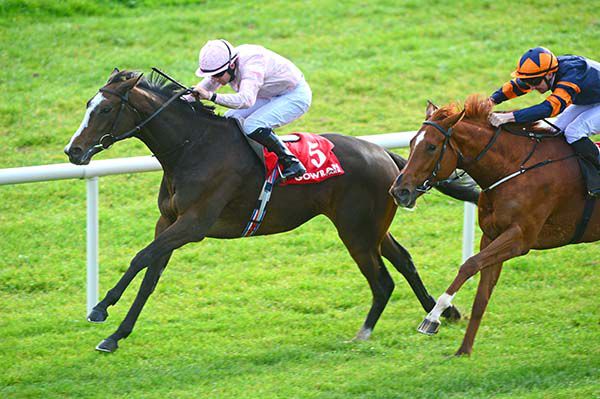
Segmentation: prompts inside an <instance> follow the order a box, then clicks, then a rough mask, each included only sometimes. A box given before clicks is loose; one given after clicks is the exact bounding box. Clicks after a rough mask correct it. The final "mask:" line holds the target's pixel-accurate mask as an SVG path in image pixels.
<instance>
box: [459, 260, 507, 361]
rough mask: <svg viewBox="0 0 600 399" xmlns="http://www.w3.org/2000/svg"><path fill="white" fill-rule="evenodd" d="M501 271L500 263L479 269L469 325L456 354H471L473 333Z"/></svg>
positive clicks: (474, 333)
mask: <svg viewBox="0 0 600 399" xmlns="http://www.w3.org/2000/svg"><path fill="white" fill-rule="evenodd" d="M501 271H502V264H497V265H493V266H489V267H486V268H485V269H482V270H481V277H480V280H479V285H478V286H477V294H476V295H475V300H474V302H473V309H472V310H471V318H470V319H469V325H468V327H467V332H466V333H465V336H464V338H463V342H462V345H461V346H460V348H459V349H458V351H457V352H456V355H457V356H461V355H470V354H471V352H472V350H473V342H474V341H475V335H476V334H477V330H478V329H479V324H480V323H481V319H482V317H483V313H484V312H485V309H486V307H487V305H488V302H489V300H490V297H491V296H492V291H493V290H494V287H495V286H496V283H497V282H498V278H499V277H500V272H501Z"/></svg>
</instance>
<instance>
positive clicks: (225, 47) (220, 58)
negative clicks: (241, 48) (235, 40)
mask: <svg viewBox="0 0 600 399" xmlns="http://www.w3.org/2000/svg"><path fill="white" fill-rule="evenodd" d="M237 55H238V54H237V50H236V49H235V47H233V46H232V45H231V43H229V42H228V41H227V40H223V39H219V40H209V41H208V42H206V44H205V45H204V47H202V49H201V50H200V54H199V55H198V69H196V76H199V77H203V78H205V77H209V76H213V75H216V74H218V73H219V72H223V71H224V70H226V69H227V67H228V66H229V64H230V63H231V62H232V61H234V60H235V59H236V57H237Z"/></svg>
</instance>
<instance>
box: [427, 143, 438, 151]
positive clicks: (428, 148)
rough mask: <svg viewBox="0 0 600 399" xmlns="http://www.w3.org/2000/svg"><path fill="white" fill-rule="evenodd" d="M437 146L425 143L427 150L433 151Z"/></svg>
mask: <svg viewBox="0 0 600 399" xmlns="http://www.w3.org/2000/svg"><path fill="white" fill-rule="evenodd" d="M436 148H437V147H436V146H435V144H427V151H429V152H434V151H435V149H436Z"/></svg>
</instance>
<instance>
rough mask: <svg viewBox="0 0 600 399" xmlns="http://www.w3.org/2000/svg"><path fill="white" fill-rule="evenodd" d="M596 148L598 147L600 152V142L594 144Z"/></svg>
mask: <svg viewBox="0 0 600 399" xmlns="http://www.w3.org/2000/svg"><path fill="white" fill-rule="evenodd" d="M596 146H597V147H598V149H599V150H600V141H599V142H597V143H596Z"/></svg>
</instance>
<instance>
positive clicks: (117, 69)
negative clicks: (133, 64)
mask: <svg viewBox="0 0 600 399" xmlns="http://www.w3.org/2000/svg"><path fill="white" fill-rule="evenodd" d="M118 73H119V68H115V69H113V71H112V72H111V73H110V76H109V77H108V80H107V81H106V83H108V82H110V81H111V79H112V78H113V77H114V76H115V75H116V74H118Z"/></svg>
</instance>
